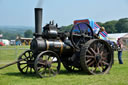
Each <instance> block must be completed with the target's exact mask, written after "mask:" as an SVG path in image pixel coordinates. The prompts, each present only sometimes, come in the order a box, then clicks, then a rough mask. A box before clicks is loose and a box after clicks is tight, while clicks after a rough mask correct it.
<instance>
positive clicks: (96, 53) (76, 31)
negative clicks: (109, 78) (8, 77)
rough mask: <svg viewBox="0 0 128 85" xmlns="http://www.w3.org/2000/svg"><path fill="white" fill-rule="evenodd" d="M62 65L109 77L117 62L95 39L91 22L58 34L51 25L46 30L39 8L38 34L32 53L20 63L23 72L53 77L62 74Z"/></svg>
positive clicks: (36, 16)
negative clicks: (107, 74)
mask: <svg viewBox="0 0 128 85" xmlns="http://www.w3.org/2000/svg"><path fill="white" fill-rule="evenodd" d="M61 62H62V64H63V65H64V67H65V68H66V69H67V70H68V71H75V72H77V71H84V72H87V73H89V74H106V73H108V72H109V70H110V69H111V66H112V62H113V50H112V48H111V46H110V45H109V44H108V43H107V42H106V41H104V40H101V39H98V38H96V37H95V36H94V33H93V29H92V28H91V26H90V25H89V24H87V23H84V22H81V23H77V24H75V25H74V26H73V27H72V30H71V32H70V33H63V32H58V27H57V25H54V23H53V22H50V23H49V24H47V25H46V26H44V27H43V32H42V9H41V8H35V33H34V38H33V40H32V42H31V46H30V50H27V51H25V52H24V53H22V54H21V55H20V56H19V58H18V61H17V62H16V63H17V66H18V69H19V70H20V72H21V73H23V74H27V73H36V74H37V75H39V76H40V77H50V76H54V75H56V74H58V73H59V71H60V66H61Z"/></svg>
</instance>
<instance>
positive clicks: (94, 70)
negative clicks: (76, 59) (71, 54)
mask: <svg viewBox="0 0 128 85" xmlns="http://www.w3.org/2000/svg"><path fill="white" fill-rule="evenodd" d="M80 61H81V66H82V68H83V70H84V71H85V72H88V73H89V74H106V73H108V72H109V70H110V69H111V67H112V62H113V52H112V49H111V47H110V45H109V44H108V43H107V42H106V41H104V40H97V39H92V40H90V41H88V42H87V43H86V44H85V46H83V47H82V48H81V52H80Z"/></svg>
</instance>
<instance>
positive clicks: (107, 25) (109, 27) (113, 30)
mask: <svg viewBox="0 0 128 85" xmlns="http://www.w3.org/2000/svg"><path fill="white" fill-rule="evenodd" d="M117 22H118V21H116V20H112V21H108V22H106V23H104V24H103V26H104V27H105V30H106V31H107V32H108V33H116V32H117V30H116V28H115V25H116V23H117Z"/></svg>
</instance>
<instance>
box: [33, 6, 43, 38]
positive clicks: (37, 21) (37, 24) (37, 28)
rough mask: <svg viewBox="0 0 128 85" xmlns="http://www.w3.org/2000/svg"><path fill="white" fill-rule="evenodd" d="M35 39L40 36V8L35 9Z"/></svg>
mask: <svg viewBox="0 0 128 85" xmlns="http://www.w3.org/2000/svg"><path fill="white" fill-rule="evenodd" d="M34 35H35V37H36V38H37V37H40V36H41V35H42V8H35V34H34Z"/></svg>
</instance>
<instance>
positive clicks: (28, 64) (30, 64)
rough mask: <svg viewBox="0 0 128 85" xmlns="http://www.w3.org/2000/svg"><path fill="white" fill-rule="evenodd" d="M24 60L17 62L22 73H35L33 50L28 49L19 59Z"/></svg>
mask: <svg viewBox="0 0 128 85" xmlns="http://www.w3.org/2000/svg"><path fill="white" fill-rule="evenodd" d="M21 59H23V60H22V61H20V62H18V63H17V66H18V69H19V71H20V72H21V73H23V74H27V73H35V70H34V61H35V59H34V57H33V52H32V51H31V50H27V51H25V52H24V53H22V54H21V55H20V56H19V58H18V60H21Z"/></svg>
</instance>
